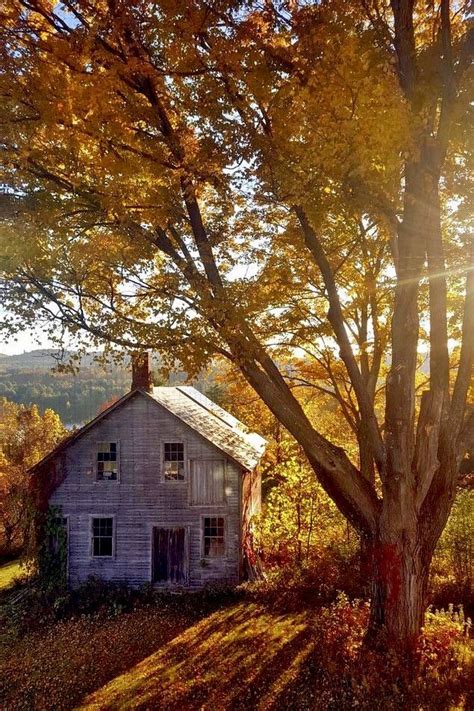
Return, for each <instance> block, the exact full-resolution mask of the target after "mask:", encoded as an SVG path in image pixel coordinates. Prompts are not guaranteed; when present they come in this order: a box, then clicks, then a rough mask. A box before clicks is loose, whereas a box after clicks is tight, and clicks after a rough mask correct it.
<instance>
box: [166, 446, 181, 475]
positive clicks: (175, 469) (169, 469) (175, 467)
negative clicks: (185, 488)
mask: <svg viewBox="0 0 474 711" xmlns="http://www.w3.org/2000/svg"><path fill="white" fill-rule="evenodd" d="M164 479H165V481H184V444H183V443H182V442H165V447H164Z"/></svg>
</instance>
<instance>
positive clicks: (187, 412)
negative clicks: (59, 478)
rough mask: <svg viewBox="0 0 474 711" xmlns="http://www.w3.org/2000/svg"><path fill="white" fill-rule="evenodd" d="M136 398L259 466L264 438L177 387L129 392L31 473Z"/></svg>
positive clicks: (235, 457) (187, 389)
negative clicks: (154, 404) (153, 404)
mask: <svg viewBox="0 0 474 711" xmlns="http://www.w3.org/2000/svg"><path fill="white" fill-rule="evenodd" d="M136 394H142V395H144V396H145V397H149V398H151V399H153V400H154V401H155V402H157V403H158V404H159V405H161V406H162V407H164V408H165V409H166V410H168V411H169V412H170V413H171V414H173V415H175V416H176V417H178V419H180V420H181V421H182V422H184V423H185V424H186V425H188V426H189V427H191V429H193V430H194V431H195V432H197V433H198V434H200V435H201V436H202V437H204V438H205V439H206V440H208V441H209V442H210V443H211V444H213V445H214V446H216V447H217V448H218V449H220V450H221V451H222V452H224V453H225V454H227V455H228V456H229V457H231V458H232V459H233V460H234V461H236V462H237V464H240V465H241V466H242V467H243V468H244V469H253V468H254V467H255V466H256V465H257V464H258V461H259V460H260V458H261V456H262V454H263V452H264V450H265V446H266V444H267V441H266V440H265V439H264V438H263V437H260V435H258V434H256V433H255V432H249V431H248V429H247V428H246V427H245V425H244V424H243V423H242V422H239V420H237V419H236V418H235V417H233V416H232V415H231V414H230V413H229V412H226V410H223V409H222V408H221V407H219V406H218V405H216V403H214V402H212V400H209V398H207V397H206V396H205V395H202V393H200V392H199V391H198V390H196V388H193V387H191V386H176V387H157V388H153V391H152V392H151V393H148V392H146V391H145V390H139V389H136V390H132V391H130V392H128V393H127V394H126V395H124V396H123V397H122V398H120V399H119V400H117V402H114V404H113V405H111V406H110V407H108V408H107V409H106V410H104V411H103V412H101V413H100V414H99V415H98V416H97V417H95V418H94V419H93V420H91V421H90V422H88V423H87V424H85V425H84V426H83V427H81V428H80V429H78V430H76V432H73V433H72V434H71V435H69V437H66V439H64V440H63V441H62V442H60V443H59V445H58V446H57V447H56V448H55V449H53V450H52V451H51V452H50V453H49V454H47V455H46V457H44V459H42V460H41V461H40V462H38V463H37V464H35V465H34V467H32V468H31V469H30V472H34V471H35V470H37V469H39V468H41V467H42V466H43V465H44V464H46V463H47V462H48V461H50V460H52V459H54V458H55V457H56V456H57V455H58V454H60V453H61V452H64V451H65V450H66V449H67V448H68V447H69V446H70V445H71V444H73V442H76V441H77V440H78V439H80V437H82V436H83V435H84V434H86V432H88V431H89V430H90V429H92V428H93V427H95V426H96V425H97V424H98V423H99V422H100V421H101V420H103V419H104V417H106V416H107V415H109V414H110V413H112V412H113V411H114V410H117V409H118V408H120V407H122V406H123V405H124V404H125V403H126V402H127V401H128V400H129V399H130V398H131V397H132V396H134V395H136Z"/></svg>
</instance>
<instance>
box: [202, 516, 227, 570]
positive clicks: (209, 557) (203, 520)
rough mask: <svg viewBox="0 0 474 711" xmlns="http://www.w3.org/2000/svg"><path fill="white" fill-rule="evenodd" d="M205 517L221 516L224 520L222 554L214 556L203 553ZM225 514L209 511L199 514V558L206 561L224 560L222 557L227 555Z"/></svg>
mask: <svg viewBox="0 0 474 711" xmlns="http://www.w3.org/2000/svg"><path fill="white" fill-rule="evenodd" d="M206 518H221V519H222V520H223V522H224V552H223V553H222V555H219V556H215V555H206V554H205V543H204V537H205V530H206V525H205V520H206ZM227 538H228V535H227V516H226V515H225V514H210V513H205V514H201V558H202V559H203V560H208V561H213V560H224V558H227V557H228V550H229V549H228V545H227Z"/></svg>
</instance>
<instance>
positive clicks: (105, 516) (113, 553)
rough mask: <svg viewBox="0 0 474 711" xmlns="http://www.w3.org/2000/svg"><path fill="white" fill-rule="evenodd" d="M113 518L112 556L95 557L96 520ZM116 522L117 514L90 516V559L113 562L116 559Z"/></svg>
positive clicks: (95, 514)
mask: <svg viewBox="0 0 474 711" xmlns="http://www.w3.org/2000/svg"><path fill="white" fill-rule="evenodd" d="M100 518H111V519H112V554H111V555H94V519H100ZM116 530H117V528H116V521H115V514H107V513H94V514H89V558H90V559H91V560H113V559H114V558H115V539H116Z"/></svg>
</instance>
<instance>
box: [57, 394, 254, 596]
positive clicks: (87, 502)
mask: <svg viewBox="0 0 474 711" xmlns="http://www.w3.org/2000/svg"><path fill="white" fill-rule="evenodd" d="M99 441H110V442H114V441H116V442H118V443H119V447H120V462H119V481H116V482H114V481H96V480H95V461H96V452H97V442H99ZM164 442H184V445H185V459H186V480H185V481H183V482H181V481H163V477H162V452H163V444H164ZM219 458H222V459H223V460H224V461H225V493H226V497H225V499H226V500H225V502H224V503H223V504H221V505H212V506H195V505H190V503H189V502H190V476H189V475H190V466H191V461H192V460H193V459H196V460H200V459H219ZM65 461H66V469H67V475H66V478H65V480H64V481H63V483H62V484H61V485H60V486H59V488H58V489H57V490H56V491H55V492H54V493H53V495H52V496H51V499H50V504H51V505H53V506H60V507H61V509H62V512H63V514H64V515H67V516H68V518H69V580H70V583H71V584H72V585H75V584H77V583H79V582H82V581H84V580H86V579H87V577H88V576H90V575H95V576H100V577H102V578H104V579H106V580H113V581H127V582H128V583H130V584H134V585H139V584H143V583H145V582H149V581H150V580H151V568H152V532H153V527H154V526H160V527H173V526H184V527H185V528H186V530H187V545H189V586H190V587H191V588H198V587H201V586H203V585H206V584H212V583H217V582H226V583H230V584H233V583H236V582H237V581H238V576H239V555H240V525H241V518H240V492H241V481H240V479H241V476H242V475H241V470H240V467H239V466H238V465H237V464H235V463H234V462H233V461H231V460H229V459H227V458H226V457H225V455H224V454H223V453H221V452H220V451H219V450H218V449H217V448H216V447H214V446H213V445H211V444H210V443H209V442H208V441H207V440H205V439H204V438H203V437H201V436H200V435H199V434H198V433H196V432H195V431H194V430H192V429H191V428H189V427H188V426H187V425H185V424H184V423H182V422H181V421H180V420H179V419H178V418H176V417H175V416H174V415H172V414H171V413H169V412H168V411H167V410H165V409H164V408H162V407H161V406H160V405H159V404H157V403H155V402H153V400H151V399H150V398H148V397H146V396H144V395H142V394H140V393H137V394H136V395H135V396H133V397H132V398H131V399H130V400H128V401H127V402H126V403H125V404H124V405H123V406H122V407H120V408H118V409H117V410H115V411H113V412H111V413H110V415H108V416H106V417H105V418H104V419H102V420H101V421H100V422H98V423H97V425H96V426H94V427H93V428H91V430H89V431H88V432H87V433H85V434H84V435H83V436H82V437H81V438H80V439H79V440H77V441H76V442H74V443H73V444H71V446H70V447H69V448H68V449H67V451H66V456H65ZM205 515H213V516H216V515H219V516H221V515H222V516H224V517H225V520H226V555H225V556H224V557H222V558H215V559H210V558H209V559H206V560H203V551H202V532H201V520H202V517H203V516H205ZM92 516H114V517H115V547H114V550H115V554H114V557H113V558H111V559H110V558H92V557H91V555H90V545H91V523H90V520H91V517H92Z"/></svg>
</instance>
